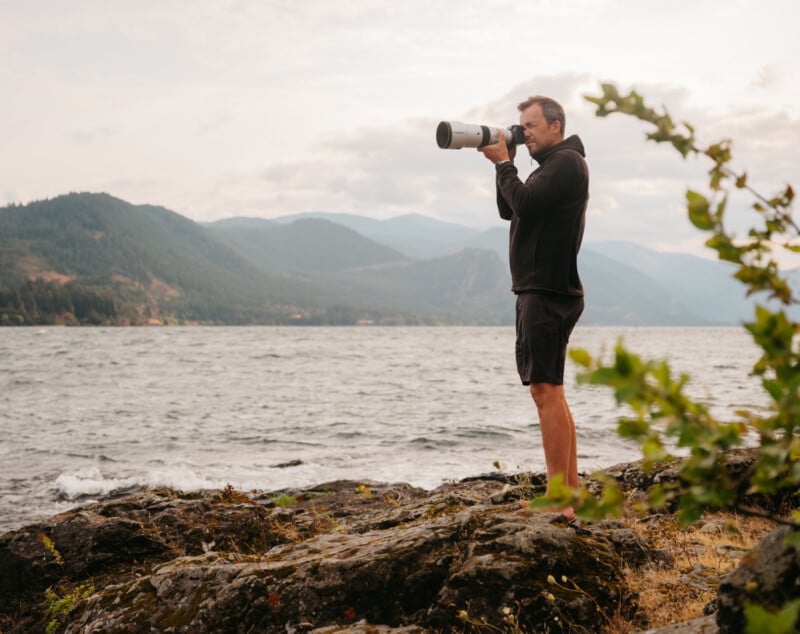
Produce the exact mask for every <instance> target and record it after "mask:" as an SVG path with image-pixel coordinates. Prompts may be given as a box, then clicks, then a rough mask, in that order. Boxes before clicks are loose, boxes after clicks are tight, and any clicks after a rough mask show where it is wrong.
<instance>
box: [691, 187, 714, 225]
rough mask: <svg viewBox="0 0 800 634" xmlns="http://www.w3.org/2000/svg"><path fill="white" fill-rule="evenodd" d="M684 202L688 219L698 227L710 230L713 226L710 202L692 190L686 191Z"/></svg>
mask: <svg viewBox="0 0 800 634" xmlns="http://www.w3.org/2000/svg"><path fill="white" fill-rule="evenodd" d="M686 202H687V205H688V209H689V220H691V222H692V224H693V225H694V226H695V227H697V228H698V229H702V230H703V231H710V230H711V229H713V228H714V220H713V219H712V218H711V213H710V211H709V209H710V207H711V206H710V203H709V202H708V199H707V198H706V197H705V196H703V195H702V194H698V193H697V192H694V191H692V190H689V191H687V192H686Z"/></svg>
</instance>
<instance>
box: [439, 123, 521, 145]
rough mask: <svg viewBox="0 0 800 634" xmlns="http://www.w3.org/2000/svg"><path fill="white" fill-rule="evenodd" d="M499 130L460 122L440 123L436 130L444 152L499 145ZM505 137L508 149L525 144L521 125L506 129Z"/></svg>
mask: <svg viewBox="0 0 800 634" xmlns="http://www.w3.org/2000/svg"><path fill="white" fill-rule="evenodd" d="M497 135H498V130H497V128H490V127H489V126H487V125H477V124H474V123H461V122H460V121H440V122H439V125H438V126H437V128H436V144H437V145H438V146H439V147H440V148H442V149H443V150H460V149H461V148H462V147H483V146H484V145H492V144H493V143H497ZM503 136H505V138H506V144H507V145H508V147H511V146H512V145H522V144H523V143H525V131H524V130H523V128H522V126H521V125H512V126H509V127H508V128H506V130H505V132H504V134H503Z"/></svg>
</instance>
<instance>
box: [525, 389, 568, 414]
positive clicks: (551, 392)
mask: <svg viewBox="0 0 800 634" xmlns="http://www.w3.org/2000/svg"><path fill="white" fill-rule="evenodd" d="M530 389H531V396H532V397H533V402H534V403H536V407H537V408H538V409H542V408H546V407H547V406H549V405H551V404H552V403H554V402H555V401H557V400H561V398H563V394H564V386H563V385H553V384H552V383H531V385H530Z"/></svg>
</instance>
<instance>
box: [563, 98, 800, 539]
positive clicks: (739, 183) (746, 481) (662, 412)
mask: <svg viewBox="0 0 800 634" xmlns="http://www.w3.org/2000/svg"><path fill="white" fill-rule="evenodd" d="M587 100H588V101H590V102H591V103H594V104H595V105H596V106H597V113H596V114H597V115H598V116H601V117H602V116H607V115H608V114H611V113H623V114H628V115H631V116H634V117H637V118H639V119H641V120H643V121H646V122H648V123H650V124H652V125H653V126H654V127H655V131H653V132H650V133H648V134H647V138H648V139H650V140H653V141H656V142H658V143H664V142H666V143H670V144H672V145H673V147H675V149H676V150H677V151H678V152H679V153H680V154H681V156H683V157H686V156H688V155H689V154H695V155H701V156H704V157H706V158H708V159H710V161H711V168H710V170H709V172H708V175H709V179H708V189H709V192H708V193H707V194H703V193H700V192H697V191H692V190H690V191H688V192H687V193H686V209H687V215H688V218H689V221H690V222H691V223H692V224H693V225H694V226H695V227H697V228H698V229H699V230H701V231H704V232H707V233H709V234H710V235H709V238H708V240H707V241H706V245H707V246H708V247H709V248H711V249H714V250H715V251H717V254H718V257H719V259H721V260H725V261H728V262H733V263H735V264H737V265H738V269H737V270H736V273H735V277H736V278H737V279H738V280H740V281H741V282H742V283H743V284H744V285H745V287H746V292H747V294H748V295H749V294H752V293H757V292H762V291H763V292H766V293H767V295H768V297H769V298H770V299H771V298H776V299H778V300H779V301H780V302H782V303H783V304H785V305H791V304H795V303H797V300H796V298H795V297H794V296H793V294H792V290H791V288H790V287H789V284H788V282H787V281H786V280H785V279H784V278H783V277H781V274H780V268H779V266H778V262H777V259H776V258H775V257H774V253H773V249H774V248H776V245H777V247H780V248H785V249H787V250H788V251H789V252H792V253H795V252H798V251H800V245H798V244H796V241H797V239H798V236H800V230H798V227H797V225H795V223H794V221H793V219H792V208H791V205H792V201H793V199H794V192H793V190H792V188H791V187H790V186H787V187H786V188H785V190H784V191H783V192H781V193H780V194H778V195H776V196H774V197H771V198H767V197H765V196H762V195H760V194H759V193H757V192H756V191H755V190H753V189H752V188H750V186H749V185H748V184H747V176H746V174H735V173H734V172H733V171H732V170H731V169H730V168H729V167H728V164H729V163H730V162H731V160H732V158H733V155H732V151H731V142H730V141H728V140H723V141H720V142H718V143H715V144H712V145H710V146H708V147H707V148H698V147H697V145H696V140H695V136H694V128H693V127H692V126H691V125H689V124H688V123H683V124H681V126H680V127H679V126H676V125H675V124H674V123H673V120H672V118H671V117H670V115H669V114H668V113H666V112H663V113H659V112H657V111H656V110H654V109H652V108H649V107H647V106H646V105H645V103H644V99H643V98H642V97H641V96H640V95H638V94H637V93H635V92H631V93H629V94H628V95H621V94H620V93H619V91H618V90H617V88H616V86H614V85H612V84H603V85H602V95H600V96H596V97H587ZM733 190H747V191H748V192H749V193H750V194H751V195H752V196H754V197H755V202H754V203H753V204H752V208H753V209H754V210H755V212H756V214H757V216H756V223H755V224H756V225H757V226H755V227H753V228H752V229H751V230H750V231H749V233H748V236H747V237H746V238H743V239H737V238H735V236H734V235H733V233H731V232H729V231H728V229H727V227H726V223H725V211H726V207H727V203H728V198H729V195H730V194H731V192H732V191H733ZM745 327H746V329H747V330H748V331H749V332H750V334H751V335H752V337H753V341H754V342H755V343H756V345H757V346H758V347H759V348H760V349H761V351H762V352H763V354H762V356H761V358H760V359H758V361H757V362H756V363H755V366H754V368H753V372H754V373H755V374H756V375H758V376H761V377H762V385H763V387H764V390H765V391H766V393H767V394H768V395H769V397H770V399H771V401H772V407H771V409H770V411H769V412H768V413H767V414H765V415H760V414H756V413H754V412H751V411H739V412H737V418H736V419H735V420H728V421H721V420H717V419H716V418H715V417H714V416H712V415H711V413H710V412H709V410H708V408H707V407H706V406H705V405H704V404H703V403H700V402H697V401H695V400H693V399H691V398H690V397H688V396H687V395H686V393H685V391H684V390H685V388H686V386H687V384H688V382H689V377H688V376H686V375H680V376H674V375H673V372H672V370H671V368H670V366H669V364H668V363H667V362H666V361H649V360H643V359H642V358H641V357H640V356H639V355H636V354H634V353H632V352H630V351H629V350H627V349H626V348H625V347H624V345H623V343H622V342H619V343H618V344H617V346H616V348H615V350H614V354H613V358H611V359H610V360H603V359H595V358H593V356H592V355H591V354H589V353H588V352H587V351H585V350H573V351H571V353H570V355H571V358H572V360H573V361H574V362H575V363H576V364H578V365H579V366H581V367H582V368H583V371H582V372H581V373H580V374H579V377H578V381H579V383H585V384H590V385H603V386H607V387H610V388H611V389H612V390H613V391H614V396H615V398H616V400H617V403H618V404H620V405H625V406H627V408H628V410H629V411H630V412H631V413H630V415H628V416H623V417H621V418H620V419H619V423H618V430H617V431H618V433H619V435H620V436H622V437H623V438H629V439H632V440H635V441H636V442H637V443H638V444H639V445H640V447H641V449H642V454H643V463H644V467H645V468H651V467H653V466H654V465H655V464H657V463H659V462H662V461H664V460H667V459H669V458H671V456H670V454H669V451H668V450H667V447H668V446H670V443H672V444H674V446H676V447H679V448H681V449H684V450H685V453H688V458H687V459H686V460H685V462H684V463H683V465H682V467H681V469H680V473H679V476H680V477H679V482H677V483H675V484H673V485H670V486H663V485H662V486H659V487H655V488H654V489H653V490H652V491H650V499H649V507H650V508H653V507H656V508H659V507H663V506H665V505H666V504H669V503H670V502H672V501H677V503H678V505H679V506H678V515H679V519H680V521H681V523H682V524H684V525H686V524H689V523H691V522H693V521H695V520H696V519H698V518H699V517H700V515H701V513H702V512H703V510H704V509H707V508H734V509H738V510H741V511H745V512H747V511H750V510H751V509H749V508H748V507H747V505H746V504H745V502H744V498H745V496H746V495H747V494H753V493H761V494H765V495H770V494H774V493H776V492H777V491H779V490H781V489H786V488H797V486H798V485H800V463H798V458H800V436H798V432H800V428H799V427H798V426H800V351H798V346H797V342H796V341H795V335H796V333H797V332H798V324H797V323H795V322H793V321H791V320H790V319H789V317H788V316H787V314H786V313H785V312H784V311H783V310H778V311H775V312H772V311H770V310H768V309H767V308H764V307H763V306H758V307H757V308H756V314H755V319H754V321H752V322H750V323H747V324H746V325H745ZM750 431H755V432H756V433H757V434H758V437H759V439H760V446H759V454H758V459H757V462H756V465H755V468H754V469H753V471H752V472H751V473H747V474H745V476H744V477H743V478H740V479H735V478H734V477H733V476H732V475H731V473H730V472H729V470H728V469H726V466H725V456H726V453H725V452H726V451H727V450H728V449H731V448H732V447H736V446H740V445H742V444H744V442H745V437H746V435H747V434H748V432H750ZM609 486H610V487H611V488H612V489H613V488H614V484H613V483H609ZM579 495H582V496H583V497H586V494H585V493H583V494H579ZM607 495H608V494H607ZM611 497H612V498H617V496H616V495H612V496H611ZM604 511H605V509H604V508H602V507H600V508H598V506H597V505H594V504H589V505H584V507H583V508H582V509H581V514H582V515H585V516H587V515H592V516H597V515H600V514H602V512H604ZM789 523H792V522H791V521H789Z"/></svg>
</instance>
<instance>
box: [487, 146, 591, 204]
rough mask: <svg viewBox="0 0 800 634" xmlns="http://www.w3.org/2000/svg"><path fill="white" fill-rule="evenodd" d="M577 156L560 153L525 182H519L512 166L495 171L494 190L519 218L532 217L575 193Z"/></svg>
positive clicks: (577, 174) (502, 166) (578, 176)
mask: <svg viewBox="0 0 800 634" xmlns="http://www.w3.org/2000/svg"><path fill="white" fill-rule="evenodd" d="M577 158H578V157H574V156H571V153H570V152H559V153H557V154H556V155H555V156H553V157H551V158H550V159H549V160H548V161H547V162H546V163H545V165H544V166H543V167H542V168H541V169H540V170H538V171H537V172H536V176H535V178H533V179H529V180H528V182H527V183H523V182H522V181H520V179H519V177H518V176H517V169H516V168H515V167H514V166H513V165H508V164H503V165H500V166H499V167H498V168H497V189H498V191H499V192H500V194H501V195H502V197H503V199H504V200H505V201H506V203H507V204H508V206H509V207H510V208H511V209H512V210H513V212H514V213H516V214H517V215H518V216H519V217H521V218H524V217H526V216H534V215H536V214H537V213H540V212H541V211H547V210H548V209H551V208H552V206H553V205H557V204H559V203H560V202H562V201H564V200H566V199H568V198H570V197H571V196H573V195H574V194H576V193H578V192H579V191H580V189H579V188H578V187H577V185H578V183H579V181H580V175H579V171H578V170H579V169H580V166H579V165H578V163H577V162H576V159H577Z"/></svg>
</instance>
